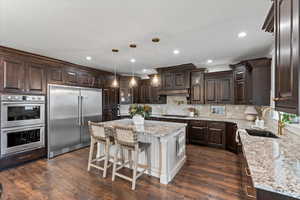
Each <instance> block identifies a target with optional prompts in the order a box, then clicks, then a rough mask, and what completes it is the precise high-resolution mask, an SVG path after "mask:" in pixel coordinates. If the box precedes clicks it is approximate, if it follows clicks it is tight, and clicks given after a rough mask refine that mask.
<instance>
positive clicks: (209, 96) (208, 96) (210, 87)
mask: <svg viewBox="0 0 300 200" xmlns="http://www.w3.org/2000/svg"><path fill="white" fill-rule="evenodd" d="M216 86H217V80H216V79H206V80H205V102H206V103H217V94H216Z"/></svg>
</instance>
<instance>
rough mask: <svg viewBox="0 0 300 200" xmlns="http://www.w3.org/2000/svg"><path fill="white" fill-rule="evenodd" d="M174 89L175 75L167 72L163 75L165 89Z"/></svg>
mask: <svg viewBox="0 0 300 200" xmlns="http://www.w3.org/2000/svg"><path fill="white" fill-rule="evenodd" d="M173 87H174V74H173V73H171V72H165V73H164V74H163V89H172V88H173Z"/></svg>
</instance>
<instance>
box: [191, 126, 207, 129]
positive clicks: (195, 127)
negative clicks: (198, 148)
mask: <svg viewBox="0 0 300 200" xmlns="http://www.w3.org/2000/svg"><path fill="white" fill-rule="evenodd" d="M192 128H194V129H199V130H203V129H206V127H197V126H192Z"/></svg>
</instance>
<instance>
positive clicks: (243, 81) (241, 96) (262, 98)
mask: <svg viewBox="0 0 300 200" xmlns="http://www.w3.org/2000/svg"><path fill="white" fill-rule="evenodd" d="M231 68H232V69H233V74H234V89H235V101H234V103H235V104H253V105H258V106H269V105H270V95H271V59H270V58H256V59H251V60H244V61H241V62H240V63H238V64H234V65H231Z"/></svg>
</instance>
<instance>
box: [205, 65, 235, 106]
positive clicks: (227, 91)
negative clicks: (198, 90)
mask: <svg viewBox="0 0 300 200" xmlns="http://www.w3.org/2000/svg"><path fill="white" fill-rule="evenodd" d="M205 103H209V104H233V103H234V88H233V73H232V71H231V70H230V71H222V72H213V73H206V74H205Z"/></svg>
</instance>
